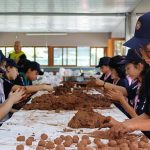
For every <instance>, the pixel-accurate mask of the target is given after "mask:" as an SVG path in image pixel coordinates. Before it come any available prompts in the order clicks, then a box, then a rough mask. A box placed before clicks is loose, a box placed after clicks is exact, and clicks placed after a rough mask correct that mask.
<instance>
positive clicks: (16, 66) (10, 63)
mask: <svg viewBox="0 0 150 150" xmlns="http://www.w3.org/2000/svg"><path fill="white" fill-rule="evenodd" d="M6 66H10V67H15V68H18V65H17V64H16V63H15V61H14V60H12V59H9V58H7V59H6Z"/></svg>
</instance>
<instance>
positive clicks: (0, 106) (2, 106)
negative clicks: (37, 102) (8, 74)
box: [0, 83, 25, 125]
mask: <svg viewBox="0 0 150 150" xmlns="http://www.w3.org/2000/svg"><path fill="white" fill-rule="evenodd" d="M0 96H1V97H0V100H1V101H2V102H1V103H0V125H1V124H2V123H3V122H4V121H6V120H7V119H8V118H9V115H8V113H9V112H10V111H11V109H12V106H13V105H14V104H15V103H16V102H18V101H19V100H21V99H22V98H23V97H24V96H25V95H24V90H23V89H21V90H20V89H17V90H16V91H15V92H14V93H10V95H9V97H8V98H7V99H6V100H5V95H4V93H3V85H2V84H1V83H0Z"/></svg>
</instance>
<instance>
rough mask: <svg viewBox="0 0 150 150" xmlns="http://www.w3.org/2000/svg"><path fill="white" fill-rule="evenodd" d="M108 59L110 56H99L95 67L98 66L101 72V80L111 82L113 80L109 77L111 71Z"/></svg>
mask: <svg viewBox="0 0 150 150" xmlns="http://www.w3.org/2000/svg"><path fill="white" fill-rule="evenodd" d="M109 61H110V57H102V58H100V60H99V64H98V65H97V66H96V68H100V71H101V72H102V73H103V74H102V76H101V77H100V79H101V80H103V81H105V82H109V83H112V82H113V80H112V79H111V71H110V68H109Z"/></svg>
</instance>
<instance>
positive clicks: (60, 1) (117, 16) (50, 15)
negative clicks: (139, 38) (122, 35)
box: [0, 0, 142, 32]
mask: <svg viewBox="0 0 150 150" xmlns="http://www.w3.org/2000/svg"><path fill="white" fill-rule="evenodd" d="M141 1H142V0H0V32H112V31H114V30H116V29H117V27H118V26H119V25H122V28H123V30H124V22H125V13H127V12H132V11H133V10H134V9H135V8H136V7H137V5H138V4H139V3H140V2H141Z"/></svg>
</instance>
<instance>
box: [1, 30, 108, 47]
mask: <svg viewBox="0 0 150 150" xmlns="http://www.w3.org/2000/svg"><path fill="white" fill-rule="evenodd" d="M108 38H110V34H109V33H69V34H68V35H63V36H60V35H59V36H58V35H57V36H56V35H55V36H54V35H53V36H52V35H50V36H27V35H25V33H2V32H1V33H0V46H12V45H13V44H14V41H16V40H19V41H21V42H22V45H23V46H45V45H46V41H47V45H48V46H102V47H103V46H104V47H105V46H107V40H108Z"/></svg>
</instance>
